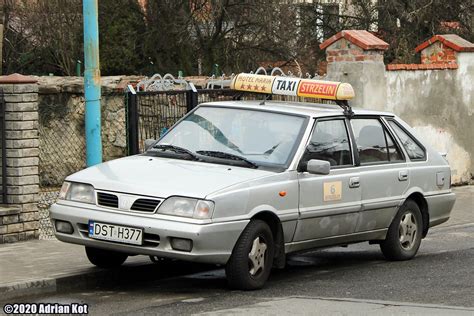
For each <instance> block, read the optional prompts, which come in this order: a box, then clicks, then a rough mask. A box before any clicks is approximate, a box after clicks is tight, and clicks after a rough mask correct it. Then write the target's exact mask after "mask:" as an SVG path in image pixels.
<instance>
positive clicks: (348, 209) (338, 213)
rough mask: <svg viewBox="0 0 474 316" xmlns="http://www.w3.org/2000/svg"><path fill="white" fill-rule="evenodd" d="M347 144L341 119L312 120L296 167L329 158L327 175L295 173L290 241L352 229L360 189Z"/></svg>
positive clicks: (349, 142)
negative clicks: (296, 185) (297, 192)
mask: <svg viewBox="0 0 474 316" xmlns="http://www.w3.org/2000/svg"><path fill="white" fill-rule="evenodd" d="M351 147H352V146H351V138H350V137H349V132H348V122H347V120H346V119H345V118H343V117H340V118H339V117H338V118H326V119H319V120H317V121H316V123H315V126H314V128H313V132H312V135H311V138H310V141H309V143H308V145H307V147H306V150H305V153H304V154H303V157H302V158H301V161H300V166H301V165H304V164H305V163H306V162H307V161H308V160H310V159H319V160H326V161H329V163H330V164H331V170H330V173H329V175H315V174H310V173H308V172H299V173H298V181H299V189H300V196H299V212H300V214H299V220H298V223H297V227H296V231H295V236H294V242H299V241H309V240H315V239H321V238H327V237H333V236H340V235H347V234H351V233H353V232H354V231H355V229H356V225H357V222H358V212H359V211H360V199H361V190H360V187H359V185H358V177H359V174H358V172H357V170H356V168H355V167H354V157H353V154H352V151H351ZM303 170H304V169H303Z"/></svg>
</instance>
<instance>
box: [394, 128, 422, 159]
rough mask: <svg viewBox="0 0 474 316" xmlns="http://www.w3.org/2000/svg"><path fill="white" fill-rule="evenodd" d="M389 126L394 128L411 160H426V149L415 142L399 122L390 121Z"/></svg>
mask: <svg viewBox="0 0 474 316" xmlns="http://www.w3.org/2000/svg"><path fill="white" fill-rule="evenodd" d="M388 124H390V126H391V127H392V129H393V131H394V132H395V134H396V135H397V137H398V139H400V142H401V143H402V145H403V147H404V148H405V150H406V152H407V154H408V157H410V159H411V160H425V159H426V153H425V150H424V148H423V147H422V146H421V145H420V144H419V143H418V142H417V141H416V140H415V138H414V137H413V136H411V135H410V134H408V133H407V132H406V131H405V130H404V129H403V128H402V127H401V126H400V125H399V124H398V123H397V122H395V121H392V120H389V121H388Z"/></svg>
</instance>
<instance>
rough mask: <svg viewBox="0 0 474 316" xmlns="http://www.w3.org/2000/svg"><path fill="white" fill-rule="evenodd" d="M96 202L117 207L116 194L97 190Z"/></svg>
mask: <svg viewBox="0 0 474 316" xmlns="http://www.w3.org/2000/svg"><path fill="white" fill-rule="evenodd" d="M97 204H99V205H102V206H107V207H114V208H118V196H116V195H115V194H110V193H104V192H97Z"/></svg>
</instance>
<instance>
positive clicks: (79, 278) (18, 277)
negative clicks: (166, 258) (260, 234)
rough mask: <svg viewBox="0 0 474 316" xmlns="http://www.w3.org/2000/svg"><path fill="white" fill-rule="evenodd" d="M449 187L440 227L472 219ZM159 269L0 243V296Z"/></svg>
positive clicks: (469, 189) (66, 247)
mask: <svg viewBox="0 0 474 316" xmlns="http://www.w3.org/2000/svg"><path fill="white" fill-rule="evenodd" d="M453 190H454V192H455V193H456V195H457V201H456V204H455V207H454V210H453V213H452V216H451V219H450V220H449V221H448V222H447V223H444V224H443V225H441V226H438V227H440V228H441V227H443V226H453V225H463V224H470V223H471V224H472V223H474V212H473V210H472V206H473V205H474V186H464V187H456V188H454V189H453ZM435 229H437V228H435ZM162 273H169V271H168V272H166V271H164V272H162V271H160V269H159V268H158V267H157V266H156V265H155V264H152V263H151V261H150V260H149V258H148V257H147V256H136V257H129V258H128V259H127V261H126V262H125V264H124V266H123V267H121V268H118V269H115V270H104V269H99V268H96V267H94V266H93V265H92V264H91V263H89V261H88V259H87V257H86V255H85V252H84V247H82V246H77V245H72V244H66V243H62V242H59V241H56V240H35V241H27V242H19V243H14V244H3V245H0V297H1V298H2V299H8V298H11V297H15V296H24V295H29V294H37V293H45V292H56V291H62V290H66V289H71V288H81V287H93V286H95V285H98V284H120V283H126V282H138V281H142V280H151V279H153V278H163V277H167V276H166V275H163V274H162ZM169 276H171V275H169Z"/></svg>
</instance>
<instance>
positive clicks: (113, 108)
mask: <svg viewBox="0 0 474 316" xmlns="http://www.w3.org/2000/svg"><path fill="white" fill-rule="evenodd" d="M53 97H55V98H56V99H53ZM39 103H40V104H39V126H38V132H39V141H40V152H39V178H40V194H39V202H38V209H39V226H40V229H39V231H40V239H50V238H54V234H53V230H52V226H51V222H50V220H49V208H50V206H51V205H52V204H53V203H54V202H55V201H56V199H57V197H58V194H59V190H60V188H61V185H62V183H63V181H64V179H65V178H66V177H67V176H69V175H71V174H73V173H75V172H77V171H79V170H82V169H84V168H85V167H86V159H85V148H86V141H85V130H84V127H85V125H84V102H83V99H82V98H81V97H80V96H77V95H67V96H66V97H64V96H60V95H59V96H58V95H56V96H54V95H40V98H39ZM102 105H103V107H102V108H103V109H102V127H103V132H102V140H103V153H104V159H105V160H110V159H114V158H119V157H122V156H125V155H126V154H127V139H126V131H125V126H126V122H125V118H126V109H125V105H126V102H125V94H124V93H123V92H120V93H109V94H106V95H103V96H102Z"/></svg>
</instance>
